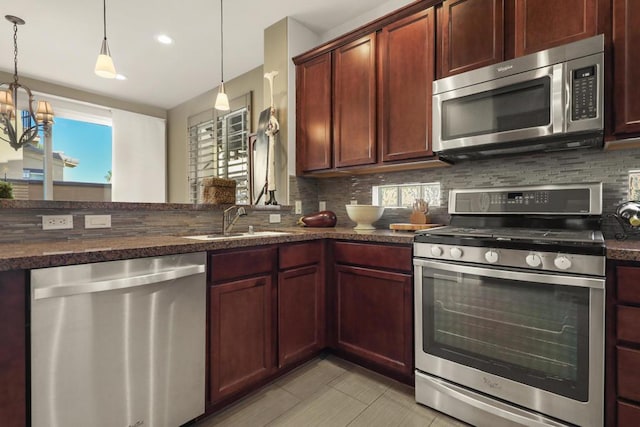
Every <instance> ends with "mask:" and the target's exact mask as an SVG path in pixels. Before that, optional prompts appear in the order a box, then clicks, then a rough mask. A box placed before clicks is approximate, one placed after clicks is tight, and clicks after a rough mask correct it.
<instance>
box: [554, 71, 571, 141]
mask: <svg viewBox="0 0 640 427" xmlns="http://www.w3.org/2000/svg"><path fill="white" fill-rule="evenodd" d="M564 69H565V64H555V65H554V66H553V68H552V71H551V112H552V114H551V127H552V132H553V134H554V135H555V134H560V133H563V132H565V131H566V124H565V123H566V121H565V117H567V114H568V109H569V107H568V102H566V99H567V96H568V91H567V89H566V85H567V83H566V81H565V78H564V75H565V72H564Z"/></svg>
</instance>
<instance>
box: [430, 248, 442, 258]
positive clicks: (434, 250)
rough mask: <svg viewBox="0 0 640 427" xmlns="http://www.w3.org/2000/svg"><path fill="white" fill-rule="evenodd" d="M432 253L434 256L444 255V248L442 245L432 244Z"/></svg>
mask: <svg viewBox="0 0 640 427" xmlns="http://www.w3.org/2000/svg"><path fill="white" fill-rule="evenodd" d="M431 255H433V256H440V255H442V248H441V247H440V246H431Z"/></svg>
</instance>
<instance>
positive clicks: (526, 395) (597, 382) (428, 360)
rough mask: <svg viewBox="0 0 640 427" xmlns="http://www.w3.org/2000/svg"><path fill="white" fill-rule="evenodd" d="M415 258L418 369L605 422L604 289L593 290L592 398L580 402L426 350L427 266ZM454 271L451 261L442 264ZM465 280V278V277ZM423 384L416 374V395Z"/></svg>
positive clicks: (586, 421)
mask: <svg viewBox="0 0 640 427" xmlns="http://www.w3.org/2000/svg"><path fill="white" fill-rule="evenodd" d="M416 261H418V260H414V280H415V284H414V297H415V298H414V301H415V302H414V309H415V310H414V312H415V364H416V369H417V370H419V371H422V372H425V373H428V374H431V375H434V376H436V377H439V378H442V379H444V380H447V381H449V382H452V383H455V384H458V385H461V386H464V387H468V388H470V389H472V390H477V391H479V392H481V393H485V394H487V395H489V396H495V397H497V398H499V399H502V400H505V401H508V402H513V403H514V404H517V405H520V406H523V407H525V408H529V409H531V410H534V411H536V412H539V413H542V414H547V415H549V416H551V417H554V418H557V419H560V420H564V421H567V422H570V423H573V424H576V425H580V426H583V427H600V426H602V425H603V422H604V298H605V291H604V289H595V288H591V289H590V291H589V299H590V302H589V386H588V401H587V402H580V401H577V400H573V399H569V398H567V397H564V396H560V395H557V394H554V393H550V392H548V391H545V390H541V389H537V388H534V387H531V386H529V385H526V384H522V383H518V382H515V381H512V380H509V379H506V378H503V377H499V376H497V375H492V374H489V373H486V372H483V371H480V370H477V369H475V368H471V367H468V366H464V365H461V364H458V363H455V362H452V361H449V360H446V359H443V358H440V357H435V356H432V355H430V354H428V353H426V352H425V351H424V350H423V346H424V342H423V336H424V331H423V324H422V316H423V307H422V287H423V269H425V268H430V269H431V270H432V271H437V270H438V267H437V266H433V265H430V266H429V267H427V266H423V265H422V262H416ZM441 268H442V269H443V270H444V271H450V270H449V268H450V265H449V264H446V265H442V266H441ZM461 280H462V279H461ZM420 387H422V386H421V385H419V382H418V380H417V378H416V395H418V394H419V393H420V394H423V393H424V392H422V391H418V389H419V388H420Z"/></svg>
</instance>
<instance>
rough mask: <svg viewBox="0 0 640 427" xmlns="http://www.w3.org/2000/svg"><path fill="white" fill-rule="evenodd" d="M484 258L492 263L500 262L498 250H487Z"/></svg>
mask: <svg viewBox="0 0 640 427" xmlns="http://www.w3.org/2000/svg"><path fill="white" fill-rule="evenodd" d="M484 259H486V260H487V262H489V263H491V264H493V263H495V262H498V252H496V251H494V250H493V249H490V250H489V251H487V252H485V254H484Z"/></svg>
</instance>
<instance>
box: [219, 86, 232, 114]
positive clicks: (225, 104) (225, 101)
mask: <svg viewBox="0 0 640 427" xmlns="http://www.w3.org/2000/svg"><path fill="white" fill-rule="evenodd" d="M216 110H220V111H229V97H228V96H227V94H226V93H225V92H224V82H223V83H220V90H219V91H218V96H217V97H216Z"/></svg>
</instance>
